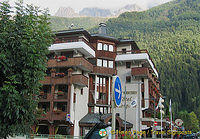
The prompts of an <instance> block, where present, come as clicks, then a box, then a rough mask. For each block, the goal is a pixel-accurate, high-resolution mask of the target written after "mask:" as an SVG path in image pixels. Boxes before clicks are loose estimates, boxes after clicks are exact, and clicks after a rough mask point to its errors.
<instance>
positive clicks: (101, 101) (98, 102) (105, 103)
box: [96, 99, 108, 105]
mask: <svg viewBox="0 0 200 139" xmlns="http://www.w3.org/2000/svg"><path fill="white" fill-rule="evenodd" d="M96 104H102V105H107V104H108V103H107V101H106V100H105V99H97V100H96Z"/></svg>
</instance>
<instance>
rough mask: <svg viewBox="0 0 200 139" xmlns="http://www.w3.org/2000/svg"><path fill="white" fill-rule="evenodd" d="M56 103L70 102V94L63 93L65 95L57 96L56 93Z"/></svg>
mask: <svg viewBox="0 0 200 139" xmlns="http://www.w3.org/2000/svg"><path fill="white" fill-rule="evenodd" d="M53 101H54V102H65V101H68V94H67V93H63V94H57V93H54V100H53Z"/></svg>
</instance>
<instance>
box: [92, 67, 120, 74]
mask: <svg viewBox="0 0 200 139" xmlns="http://www.w3.org/2000/svg"><path fill="white" fill-rule="evenodd" d="M93 73H97V74H99V75H108V76H112V75H113V74H115V75H116V74H117V70H115V69H113V68H106V67H98V66H94V68H93Z"/></svg>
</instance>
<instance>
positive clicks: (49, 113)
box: [38, 111, 51, 120]
mask: <svg viewBox="0 0 200 139" xmlns="http://www.w3.org/2000/svg"><path fill="white" fill-rule="evenodd" d="M50 116H51V112H50V111H48V112H46V113H43V114H42V115H41V116H40V117H39V118H38V119H39V120H50Z"/></svg>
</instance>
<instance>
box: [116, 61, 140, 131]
mask: <svg viewBox="0 0 200 139" xmlns="http://www.w3.org/2000/svg"><path fill="white" fill-rule="evenodd" d="M136 66H138V65H134V64H133V62H132V63H131V68H132V67H136ZM131 68H128V69H127V68H126V64H125V62H121V63H120V62H118V66H117V71H118V73H117V75H118V76H119V77H120V79H121V82H122V90H123V98H124V91H125V85H126V91H127V95H126V98H127V105H128V106H127V110H126V119H127V121H128V122H130V123H132V124H133V130H138V117H137V116H138V105H137V106H136V107H134V108H133V107H130V103H131V102H132V101H133V100H136V101H137V104H138V94H137V92H138V87H139V91H140V99H141V98H142V95H141V85H140V84H139V86H138V84H137V82H139V81H140V80H135V79H133V78H132V77H131V82H130V83H125V82H126V76H131ZM124 103H125V99H123V100H122V106H121V107H119V108H117V109H116V113H120V117H121V118H122V119H125V117H124ZM140 109H141V105H140ZM140 118H142V111H140Z"/></svg>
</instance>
